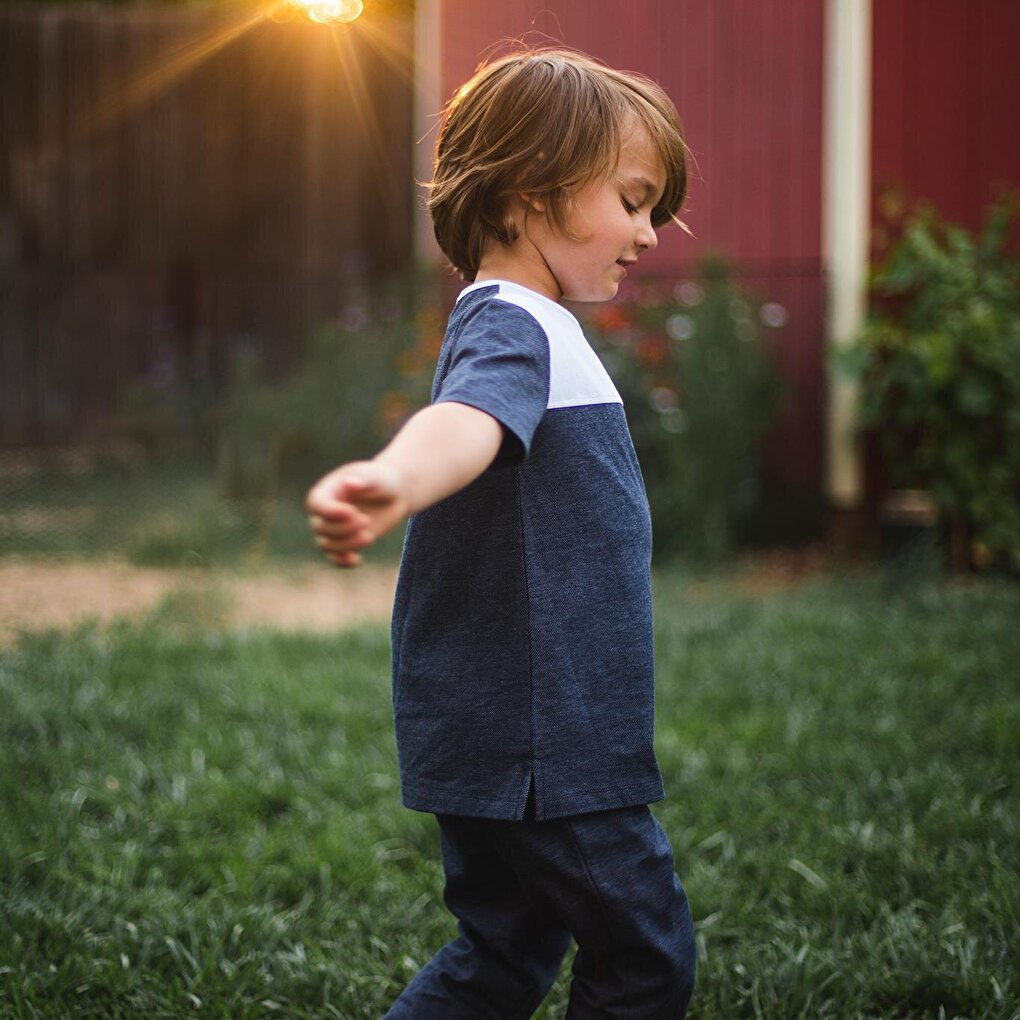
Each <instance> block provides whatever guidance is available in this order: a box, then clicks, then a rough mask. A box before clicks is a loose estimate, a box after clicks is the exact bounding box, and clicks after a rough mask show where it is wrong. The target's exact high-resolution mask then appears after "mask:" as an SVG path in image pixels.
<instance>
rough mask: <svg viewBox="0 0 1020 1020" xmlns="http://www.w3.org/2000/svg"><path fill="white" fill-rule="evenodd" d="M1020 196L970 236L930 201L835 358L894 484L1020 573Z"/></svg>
mask: <svg viewBox="0 0 1020 1020" xmlns="http://www.w3.org/2000/svg"><path fill="white" fill-rule="evenodd" d="M1014 216H1015V202H1009V201H1003V202H1000V203H999V204H997V205H995V206H994V207H992V209H991V210H990V212H989V214H988V217H987V220H986V222H985V225H984V227H983V229H982V230H981V231H980V232H979V233H978V234H976V235H975V234H971V233H970V232H968V231H966V230H964V229H963V228H962V227H958V226H954V225H952V224H949V223H945V222H944V221H942V220H941V219H940V218H939V217H938V215H937V213H936V212H935V210H934V209H932V208H930V207H926V208H921V209H919V210H918V211H916V212H915V213H914V214H913V215H912V216H911V217H910V218H909V219H908V221H907V223H906V224H905V229H904V231H903V235H902V238H901V239H900V240H899V242H898V243H897V244H896V245H895V246H894V247H893V248H892V250H891V252H890V254H889V256H888V258H887V259H886V261H885V262H884V264H882V265H880V266H879V267H877V269H876V271H875V272H874V274H873V278H872V297H873V302H872V312H871V316H870V318H869V321H868V323H867V325H866V327H865V328H864V330H863V331H862V332H861V334H860V335H859V336H858V337H857V339H856V341H855V342H854V343H853V344H852V345H850V346H849V347H847V348H845V349H842V350H840V349H836V350H835V351H834V355H833V358H834V363H835V365H836V366H837V368H838V369H839V370H840V371H842V372H843V373H844V374H845V375H848V376H849V377H851V378H853V379H855V380H856V381H857V382H858V383H859V384H860V404H859V409H858V421H857V426H858V431H859V432H860V433H862V434H867V433H872V434H874V435H875V437H876V438H877V440H878V443H879V446H880V449H881V451H882V454H883V456H884V459H885V463H886V466H887V468H888V471H889V476H890V481H891V482H892V484H893V485H896V486H900V487H903V488H915V489H923V490H927V491H929V492H930V493H931V496H932V498H933V499H934V501H935V503H936V505H937V506H938V508H939V511H940V513H941V514H942V516H943V519H944V520H945V521H946V522H948V523H949V525H950V527H952V528H955V529H956V530H957V531H965V532H966V533H967V534H968V535H969V536H970V538H971V539H972V540H973V541H974V542H975V543H976V544H977V548H978V549H979V551H980V554H981V556H982V558H983V559H984V560H985V561H986V562H988V563H998V564H1000V565H1002V566H1004V567H1005V568H1007V569H1011V570H1013V571H1016V572H1020V260H1018V259H1017V258H1016V257H1014V256H1012V255H1010V254H1008V252H1007V251H1006V250H1005V243H1006V238H1007V237H1008V235H1009V230H1010V225H1011V222H1012V220H1013V218H1014Z"/></svg>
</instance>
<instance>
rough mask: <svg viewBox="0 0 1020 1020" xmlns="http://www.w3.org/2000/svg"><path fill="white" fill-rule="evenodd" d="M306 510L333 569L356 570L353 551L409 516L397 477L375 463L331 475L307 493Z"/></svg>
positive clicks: (351, 466) (352, 465)
mask: <svg viewBox="0 0 1020 1020" xmlns="http://www.w3.org/2000/svg"><path fill="white" fill-rule="evenodd" d="M305 506H306V507H307V509H308V514H309V522H310V524H311V527H312V531H313V532H314V534H315V542H316V545H318V546H319V548H320V549H321V550H322V551H323V553H324V554H325V556H326V558H327V559H328V560H329V561H330V562H331V563H334V564H336V566H338V567H356V566H357V565H358V564H359V563H360V562H361V557H360V556H359V555H358V550H359V549H364V548H365V546H367V545H371V544H372V542H374V541H375V540H376V539H377V538H378V537H379V536H380V535H383V534H385V533H386V532H387V531H389V530H390V528H392V527H394V525H396V524H397V523H399V522H400V521H401V520H402V519H403V518H404V517H406V516H407V513H408V500H407V496H406V495H405V493H404V486H403V485H402V484H401V479H400V476H399V474H398V473H397V472H396V471H395V470H394V469H393V468H391V467H389V466H387V465H384V464H379V463H376V462H375V461H354V462H352V463H350V464H344V465H343V467H339V468H337V469H336V470H335V471H331V472H330V473H329V474H328V475H326V476H325V477H323V478H322V479H320V480H319V481H318V482H317V483H316V484H315V485H314V486H313V487H312V489H311V490H310V491H309V493H308V498H307V500H306V501H305Z"/></svg>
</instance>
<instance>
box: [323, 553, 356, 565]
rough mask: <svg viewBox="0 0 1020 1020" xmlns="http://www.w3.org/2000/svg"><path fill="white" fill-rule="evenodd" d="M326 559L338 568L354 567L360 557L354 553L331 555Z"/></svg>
mask: <svg viewBox="0 0 1020 1020" xmlns="http://www.w3.org/2000/svg"><path fill="white" fill-rule="evenodd" d="M327 559H329V561H330V562H331V563H333V564H334V565H335V566H338V567H356V566H357V565H358V564H359V563H360V562H361V557H360V556H359V555H358V554H357V553H354V552H348V553H333V554H331V555H329V556H328V557H327Z"/></svg>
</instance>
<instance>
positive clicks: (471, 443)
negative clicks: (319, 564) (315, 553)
mask: <svg viewBox="0 0 1020 1020" xmlns="http://www.w3.org/2000/svg"><path fill="white" fill-rule="evenodd" d="M502 441H503V427H502V426H501V425H500V423H499V422H498V421H496V419H495V418H493V417H492V416H491V415H489V414H486V413H485V412H484V411H479V410H478V409H477V408H475V407H470V406H469V405H468V404H458V403H454V402H452V401H445V402H441V403H438V404H431V405H430V406H429V407H426V408H424V409H423V410H421V411H419V412H418V413H417V414H415V415H414V416H413V417H412V418H410V419H409V420H408V421H407V423H406V424H405V425H404V427H403V428H402V429H401V430H400V431H399V432H398V433H397V434H396V436H394V437H393V440H392V441H391V442H390V444H389V445H388V446H387V447H386V448H385V449H384V450H382V451H381V452H380V453H379V454H377V455H376V456H375V457H374V458H373V459H372V460H362V461H354V462H352V463H350V464H343V465H341V466H340V467H338V468H337V469H336V470H335V471H331V472H330V473H329V474H328V475H325V476H324V477H323V478H321V479H320V480H319V481H318V482H317V483H316V484H315V485H314V486H313V487H312V488H311V490H310V491H309V493H308V498H307V500H306V503H305V505H306V507H307V509H308V513H309V516H310V521H311V526H312V531H313V532H314V534H315V541H316V544H317V545H318V546H319V548H320V549H322V551H323V553H324V554H325V555H326V558H327V559H328V560H330V561H331V562H332V563H335V564H336V565H337V566H338V567H356V566H357V565H358V564H359V563H360V562H361V557H360V556H359V555H358V550H359V549H364V548H365V546H367V545H371V543H372V542H374V541H375V540H376V539H377V538H378V537H379V536H380V535H383V534H385V533H386V532H387V531H389V530H390V529H391V528H392V527H394V526H395V525H396V524H398V523H399V522H400V521H402V520H403V519H404V518H405V517H407V516H409V515H410V514H415V513H418V512H419V511H420V510H424V509H426V507H430V506H432V504H433V503H438V502H439V501H440V500H442V499H445V498H446V497H447V496H451V495H453V493H455V492H457V491H459V490H460V489H463V488H464V486H466V485H468V484H469V483H470V482H473V481H474V480H475V479H476V478H477V477H478V476H479V475H480V474H481V473H482V472H483V471H484V470H485V469H486V468H487V467H488V466H489V465H490V464H491V463H492V462H493V460H494V459H495V457H496V454H497V453H498V452H499V447H500V444H501V443H502Z"/></svg>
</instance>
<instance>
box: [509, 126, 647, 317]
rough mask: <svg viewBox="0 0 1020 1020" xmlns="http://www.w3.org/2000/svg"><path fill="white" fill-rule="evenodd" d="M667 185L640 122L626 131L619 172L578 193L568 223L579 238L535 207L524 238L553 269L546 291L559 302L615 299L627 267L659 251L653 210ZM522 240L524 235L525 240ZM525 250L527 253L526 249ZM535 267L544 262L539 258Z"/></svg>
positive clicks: (618, 165) (549, 270)
mask: <svg viewBox="0 0 1020 1020" xmlns="http://www.w3.org/2000/svg"><path fill="white" fill-rule="evenodd" d="M665 187H666V170H665V167H664V166H663V165H662V159H661V157H660V156H659V153H658V150H657V149H656V147H655V144H654V143H653V142H652V139H651V137H650V136H649V134H648V132H647V130H646V129H645V128H644V127H643V126H641V125H638V124H635V125H633V126H632V128H631V129H630V131H629V132H627V133H626V134H625V135H624V143H623V147H622V149H621V152H620V160H619V163H618V164H617V167H616V173H615V174H613V175H612V176H611V177H610V178H609V180H608V181H605V182H602V183H599V182H596V183H594V184H589V185H587V186H586V187H584V188H582V189H581V190H580V191H578V192H576V193H575V194H574V196H573V201H572V203H571V206H570V217H569V220H568V224H567V225H568V227H569V228H570V230H571V232H572V233H573V234H575V235H576V236H577V237H579V238H580V239H581V240H579V241H575V240H573V239H572V238H570V237H567V236H566V235H565V234H563V233H562V232H561V231H559V230H557V229H556V226H555V224H553V223H552V222H551V221H550V220H549V219H548V217H546V216H545V215H542V214H541V213H542V212H544V210H543V209H542V208H541V207H535V208H537V209H538V211H539V213H540V215H535V211H534V209H533V211H532V213H531V215H529V216H528V218H527V221H526V224H525V229H524V233H525V237H526V238H527V240H528V241H530V242H531V244H532V245H533V246H534V249H535V254H537V255H538V256H539V259H540V261H541V262H543V263H544V264H545V267H546V268H547V269H548V275H549V277H550V279H548V280H547V281H545V282H546V284H547V286H546V287H545V288H543V290H544V291H545V292H546V293H548V296H550V297H552V298H553V299H554V300H557V301H558V300H560V299H566V300H568V301H608V300H610V299H611V298H614V297H616V292H617V290H619V287H620V281H621V280H622V279H623V278H624V277H625V276H626V275H627V271H626V268H625V266H626V265H629V264H630V263H633V262H636V261H637V259H638V257H639V256H640V255H642V254H644V253H645V252H647V251H652V250H654V248H655V246H656V243H657V239H656V236H655V230H654V229H653V228H652V221H651V215H652V209H653V208H654V207H655V205H656V204H657V202H658V201H659V199H660V198H661V197H662V193H663V191H664V189H665ZM522 240H523V238H522ZM522 254H523V253H522ZM535 268H536V269H539V268H540V267H539V264H538V263H537V262H536V265H535Z"/></svg>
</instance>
